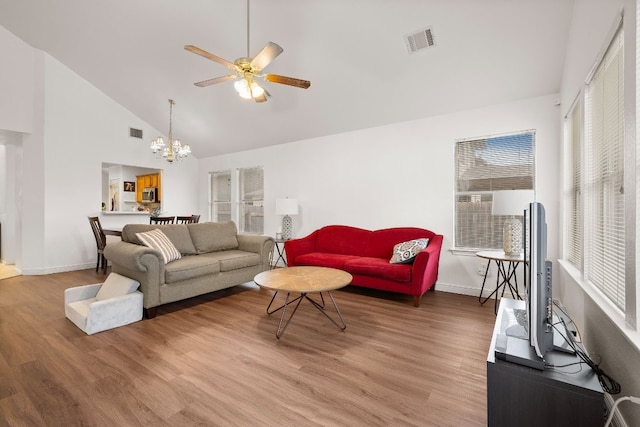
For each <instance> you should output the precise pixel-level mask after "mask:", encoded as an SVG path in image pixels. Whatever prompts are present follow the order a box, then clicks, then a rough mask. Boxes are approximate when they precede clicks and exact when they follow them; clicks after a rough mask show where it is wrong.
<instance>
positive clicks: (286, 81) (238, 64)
mask: <svg viewBox="0 0 640 427" xmlns="http://www.w3.org/2000/svg"><path fill="white" fill-rule="evenodd" d="M184 48H185V49H186V50H188V51H189V52H192V53H195V54H196V55H200V56H203V57H205V58H207V59H210V60H212V61H214V62H217V63H218V64H221V65H224V66H225V67H227V68H228V69H229V70H231V71H232V72H233V74H228V75H226V76H220V77H215V78H213V79H208V80H203V81H200V82H196V83H194V84H195V85H196V86H198V87H207V86H211V85H214V84H218V83H223V82H226V81H229V80H236V82H235V83H234V87H235V89H236V91H237V92H238V94H239V95H240V96H241V97H243V98H246V99H253V100H254V101H256V102H264V101H266V100H267V96H270V94H269V92H267V90H266V89H265V88H263V87H262V86H260V85H259V84H258V83H257V82H256V78H262V79H264V80H266V81H268V82H272V83H280V84H283V85H288V86H294V87H298V88H301V89H307V88H308V87H309V86H311V82H310V81H308V80H301V79H296V78H293V77H286V76H281V75H279V74H262V70H263V69H264V68H265V67H266V66H267V65H269V64H270V63H271V61H273V60H274V59H275V58H276V57H277V56H278V55H280V54H281V53H282V52H283V51H284V49H282V48H281V47H280V46H278V45H277V44H276V43H273V42H268V43H267V44H266V45H265V46H264V47H263V48H262V50H261V51H260V52H258V54H257V55H256V56H254V57H253V58H251V57H250V56H249V0H247V56H246V57H241V58H238V59H236V60H235V61H234V62H231V61H228V60H226V59H224V58H221V57H219V56H217V55H214V54H212V53H209V52H207V51H206V50H204V49H200V48H199V47H196V46H193V45H186V46H185V47H184Z"/></svg>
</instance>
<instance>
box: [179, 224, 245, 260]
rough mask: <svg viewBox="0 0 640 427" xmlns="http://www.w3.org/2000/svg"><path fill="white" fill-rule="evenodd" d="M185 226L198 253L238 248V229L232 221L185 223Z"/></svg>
mask: <svg viewBox="0 0 640 427" xmlns="http://www.w3.org/2000/svg"><path fill="white" fill-rule="evenodd" d="M187 228H188V229H189V233H191V240H192V241H193V244H194V246H195V248H196V250H197V251H198V253H200V254H206V253H209V252H214V251H223V250H227V249H237V248H238V238H237V237H236V235H237V234H238V230H237V228H236V224H235V223H234V222H233V221H226V222H203V223H198V224H187Z"/></svg>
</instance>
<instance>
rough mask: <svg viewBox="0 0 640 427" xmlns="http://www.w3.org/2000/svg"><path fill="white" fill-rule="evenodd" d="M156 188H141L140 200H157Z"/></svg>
mask: <svg viewBox="0 0 640 427" xmlns="http://www.w3.org/2000/svg"><path fill="white" fill-rule="evenodd" d="M157 191H158V189H157V188H143V189H142V201H143V202H157V201H158V197H157V193H156V192H157Z"/></svg>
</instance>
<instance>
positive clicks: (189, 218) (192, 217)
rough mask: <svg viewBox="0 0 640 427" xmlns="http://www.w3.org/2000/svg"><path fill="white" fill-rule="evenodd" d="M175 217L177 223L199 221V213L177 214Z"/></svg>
mask: <svg viewBox="0 0 640 427" xmlns="http://www.w3.org/2000/svg"><path fill="white" fill-rule="evenodd" d="M176 219H177V223H178V224H194V223H197V222H198V221H200V215H189V216H178V217H176Z"/></svg>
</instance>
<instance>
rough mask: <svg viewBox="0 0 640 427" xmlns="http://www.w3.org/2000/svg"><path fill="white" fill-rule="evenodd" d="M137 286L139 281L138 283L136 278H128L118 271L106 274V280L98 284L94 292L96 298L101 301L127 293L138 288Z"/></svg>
mask: <svg viewBox="0 0 640 427" xmlns="http://www.w3.org/2000/svg"><path fill="white" fill-rule="evenodd" d="M138 286H140V283H138V281H137V280H133V279H129V278H128V277H124V276H121V275H119V274H118V273H110V274H109V276H107V280H105V281H104V283H103V284H102V286H100V290H98V293H97V294H96V300H97V301H102V300H105V299H109V298H113V297H119V296H121V295H127V294H130V293H131V292H133V291H135V290H136V289H138Z"/></svg>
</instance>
